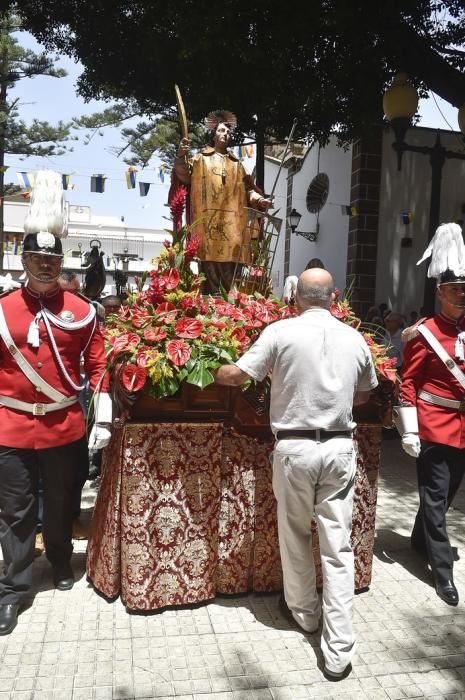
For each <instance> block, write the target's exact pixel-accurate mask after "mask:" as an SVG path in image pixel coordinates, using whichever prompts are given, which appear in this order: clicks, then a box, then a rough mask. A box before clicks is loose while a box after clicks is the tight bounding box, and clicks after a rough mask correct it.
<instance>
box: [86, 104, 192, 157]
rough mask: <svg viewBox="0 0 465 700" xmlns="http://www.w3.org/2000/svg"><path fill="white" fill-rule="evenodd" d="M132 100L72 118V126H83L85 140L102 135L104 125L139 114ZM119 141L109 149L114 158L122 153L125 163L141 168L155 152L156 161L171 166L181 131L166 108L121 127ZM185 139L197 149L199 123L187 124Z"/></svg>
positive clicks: (124, 120)
mask: <svg viewBox="0 0 465 700" xmlns="http://www.w3.org/2000/svg"><path fill="white" fill-rule="evenodd" d="M142 116H143V115H142V114H141V111H140V109H139V107H138V105H137V103H136V102H134V101H133V102H131V103H130V104H129V105H128V104H124V105H122V104H115V105H112V106H111V107H108V108H107V109H105V110H103V112H96V113H94V114H91V115H90V116H85V117H80V118H76V119H74V122H73V125H74V127H75V128H78V129H81V128H84V129H87V130H88V133H87V135H86V141H87V143H89V142H90V141H91V139H92V138H94V136H95V135H102V134H103V130H104V129H105V128H106V127H115V126H121V125H122V124H124V123H125V122H127V121H133V120H134V119H135V118H136V117H142ZM121 136H122V139H123V144H122V145H120V146H117V147H115V148H113V149H112V151H113V152H114V154H115V155H116V156H117V157H120V156H123V160H124V162H125V163H127V164H128V165H134V166H138V167H140V168H145V167H147V166H148V165H149V163H150V160H151V158H152V157H153V155H154V154H157V155H158V156H159V158H160V160H161V161H162V162H163V163H164V164H165V165H167V166H168V167H171V166H172V165H173V161H174V158H175V156H176V151H177V148H178V145H179V142H180V140H181V131H180V128H179V122H178V119H177V115H176V114H175V112H174V111H173V110H172V109H170V110H168V112H167V114H166V115H165V116H157V117H153V115H152V116H150V115H147V116H146V119H145V120H144V121H138V122H137V123H136V124H135V125H134V126H132V125H130V126H123V128H122V129H121ZM189 138H190V140H191V142H192V148H194V149H198V148H201V147H202V146H203V145H204V142H205V131H204V129H203V128H202V127H201V126H199V125H195V124H193V125H191V131H190V133H189Z"/></svg>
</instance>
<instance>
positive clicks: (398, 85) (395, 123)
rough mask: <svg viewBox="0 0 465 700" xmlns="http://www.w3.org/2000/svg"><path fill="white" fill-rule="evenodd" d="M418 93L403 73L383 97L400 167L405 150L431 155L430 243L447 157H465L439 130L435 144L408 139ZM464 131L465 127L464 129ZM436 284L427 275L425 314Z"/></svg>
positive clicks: (431, 306) (431, 307)
mask: <svg viewBox="0 0 465 700" xmlns="http://www.w3.org/2000/svg"><path fill="white" fill-rule="evenodd" d="M417 107H418V95H417V92H416V90H415V88H414V87H413V85H411V83H410V82H409V81H408V78H407V76H406V75H405V74H404V73H399V74H398V75H396V77H395V78H394V80H393V83H392V85H391V87H390V88H388V89H387V90H386V92H385V93H384V98H383V109H384V114H385V116H386V119H387V120H388V121H389V123H390V125H391V127H392V129H393V131H394V134H395V137H396V140H395V141H394V143H393V144H392V147H393V149H394V150H395V151H396V153H397V170H398V171H400V170H401V169H402V156H403V154H404V153H405V151H408V152H410V153H420V154H421V155H426V156H429V162H430V165H431V195H430V207H429V223H428V243H429V242H430V240H431V239H432V237H433V236H434V232H435V231H436V229H437V227H438V226H439V222H440V206H441V182H442V169H443V166H444V163H445V162H446V160H447V159H449V158H451V159H457V160H465V153H463V152H462V153H460V152H457V151H450V150H448V149H447V148H445V147H444V146H443V145H442V143H441V138H440V132H439V130H438V132H437V134H436V140H435V143H434V145H433V146H415V145H413V144H409V143H406V142H405V140H404V139H405V134H406V133H407V130H408V128H409V126H411V123H412V117H413V116H414V114H415V112H416V111H417ZM464 112H465V110H464V108H463V107H462V108H461V109H460V111H459V124H460V128H461V129H462V124H465V119H464V116H465V114H464ZM462 130H463V129H462ZM434 298H435V283H434V280H433V279H431V278H429V277H425V288H424V294H423V312H424V313H425V314H428V315H429V314H432V313H434Z"/></svg>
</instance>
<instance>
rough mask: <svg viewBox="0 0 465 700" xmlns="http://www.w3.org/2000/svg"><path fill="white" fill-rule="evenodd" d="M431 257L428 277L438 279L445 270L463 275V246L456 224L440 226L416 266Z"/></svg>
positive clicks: (460, 230)
mask: <svg viewBox="0 0 465 700" xmlns="http://www.w3.org/2000/svg"><path fill="white" fill-rule="evenodd" d="M430 256H431V262H430V264H429V267H428V277H439V275H440V274H442V273H443V272H445V271H446V270H452V272H453V273H454V274H455V275H457V276H459V275H463V274H464V273H465V244H464V242H463V236H462V229H461V228H460V226H459V225H458V224H452V223H451V224H441V225H440V226H438V228H437V229H436V233H435V234H434V236H433V238H432V239H431V241H430V244H429V246H428V247H427V249H426V250H425V252H424V253H423V255H422V257H421V259H420V260H419V261H418V262H417V265H420V263H422V262H424V260H426V259H427V258H429V257H430Z"/></svg>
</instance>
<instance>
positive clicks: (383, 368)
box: [330, 290, 399, 384]
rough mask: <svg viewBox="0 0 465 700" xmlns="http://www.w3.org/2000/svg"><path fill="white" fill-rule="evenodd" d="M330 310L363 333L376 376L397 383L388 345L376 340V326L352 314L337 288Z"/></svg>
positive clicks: (347, 301) (393, 359) (393, 360)
mask: <svg viewBox="0 0 465 700" xmlns="http://www.w3.org/2000/svg"><path fill="white" fill-rule="evenodd" d="M330 311H331V313H332V315H333V316H335V317H336V318H338V319H340V320H341V321H343V322H344V323H347V324H348V325H350V326H352V328H355V329H356V330H358V331H360V333H361V334H362V335H363V337H364V339H365V341H366V344H367V345H368V347H369V348H370V352H371V357H372V359H373V364H374V366H375V369H376V373H377V374H378V378H381V379H385V380H388V381H390V382H393V383H394V384H396V383H398V380H399V378H398V376H397V372H396V358H394V357H390V356H389V347H388V346H386V345H385V344H384V343H380V342H379V341H378V334H377V332H376V330H377V329H376V327H373V326H370V325H369V324H367V325H364V324H363V323H362V321H361V320H360V319H359V318H358V317H357V316H356V315H355V314H354V312H353V310H352V308H351V306H350V303H349V300H348V298H347V296H345V297H344V298H341V293H340V291H339V290H336V299H335V301H334V302H333V304H332V305H331V308H330Z"/></svg>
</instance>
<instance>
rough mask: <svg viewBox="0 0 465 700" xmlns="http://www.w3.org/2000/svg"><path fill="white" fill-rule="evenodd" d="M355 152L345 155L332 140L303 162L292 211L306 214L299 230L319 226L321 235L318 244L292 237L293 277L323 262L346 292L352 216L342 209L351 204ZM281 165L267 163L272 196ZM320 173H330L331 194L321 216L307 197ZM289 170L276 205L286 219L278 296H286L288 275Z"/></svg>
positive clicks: (275, 275)
mask: <svg viewBox="0 0 465 700" xmlns="http://www.w3.org/2000/svg"><path fill="white" fill-rule="evenodd" d="M351 164H352V150H351V149H348V150H347V151H344V150H343V149H341V148H338V146H337V142H336V139H335V138H334V137H333V138H331V140H330V142H329V143H328V145H327V146H325V147H324V148H319V146H318V145H315V146H313V147H312V148H311V149H310V150H309V151H308V152H307V154H306V156H305V157H304V159H303V162H302V167H301V169H300V171H299V172H298V173H296V174H295V175H294V179H293V193H292V207H294V208H295V209H297V211H298V212H299V213H300V214H302V218H301V220H300V224H299V226H298V230H300V231H307V232H309V231H316V228H317V221H318V222H319V234H318V238H317V240H316V241H315V242H311V241H308V240H306V239H305V238H303V237H302V236H298V235H297V234H291V248H290V270H289V272H290V274H292V275H300V273H301V272H303V270H305V267H306V265H307V263H308V261H309V260H311V258H320V259H321V260H322V261H323V263H324V265H325V267H326V268H327V269H328V270H329V271H330V272H331V274H332V275H333V277H334V281H335V284H336V286H337V287H339V288H340V289H344V288H345V285H346V266H347V238H348V232H349V216H346V215H343V214H342V211H341V205H348V204H350V180H351ZM277 171H278V165H277V164H276V163H275V162H271V161H270V160H268V159H267V160H266V165H265V184H266V187H265V189H266V191H267V192H269V191H270V189H271V186H272V184H273V182H274V179H275V177H276V173H277ZM318 173H326V174H327V175H328V177H329V194H328V198H327V200H326V204H325V205H324V206H323V208H322V209H321V210H320V212H319V215H318V216H317V214H312V213H310V212H309V211H308V210H307V205H306V197H307V190H308V186H309V185H310V183H311V181H312V180H313V178H314V177H315V176H316V175H317V174H318ZM287 177H288V170H287V169H285V168H283V170H282V171H281V175H280V178H279V187H278V188H277V190H276V192H277V197H276V200H275V201H276V205H277V206H279V207H280V212H279V214H278V216H282V217H283V218H284V221H283V227H282V230H281V235H280V240H279V243H278V250H279V255H278V254H277V255H276V256H275V263H274V266H273V278H274V279H279V285H277V286H275V293H276V294H278V295H281V294H282V285H283V272H284V239H285V227H286V225H287V222H286V221H285V218H286V194H287Z"/></svg>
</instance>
